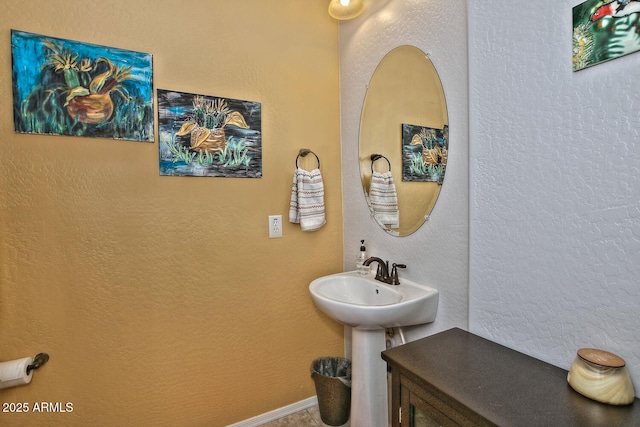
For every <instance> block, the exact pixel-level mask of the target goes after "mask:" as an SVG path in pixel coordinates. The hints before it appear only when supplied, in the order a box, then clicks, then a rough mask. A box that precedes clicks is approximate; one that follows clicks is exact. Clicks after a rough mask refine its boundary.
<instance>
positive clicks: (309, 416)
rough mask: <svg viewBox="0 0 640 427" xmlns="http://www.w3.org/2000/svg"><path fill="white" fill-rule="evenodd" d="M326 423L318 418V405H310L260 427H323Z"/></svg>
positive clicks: (345, 426) (347, 425) (346, 426)
mask: <svg viewBox="0 0 640 427" xmlns="http://www.w3.org/2000/svg"><path fill="white" fill-rule="evenodd" d="M349 425H350V423H349V422H348V421H347V423H346V424H345V425H344V426H341V427H349ZM325 426H326V424H325V423H323V422H322V420H321V419H320V411H319V410H318V406H317V405H316V406H312V407H311V408H307V409H304V410H302V411H299V412H296V413H295V414H291V415H287V416H286V417H284V418H280V419H279V420H275V421H269V422H268V423H266V424H262V425H261V426H260V427H325Z"/></svg>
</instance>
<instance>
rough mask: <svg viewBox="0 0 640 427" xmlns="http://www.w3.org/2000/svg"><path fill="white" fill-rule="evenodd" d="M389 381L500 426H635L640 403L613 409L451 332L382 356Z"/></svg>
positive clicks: (558, 372) (525, 362)
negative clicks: (402, 381) (400, 380)
mask: <svg viewBox="0 0 640 427" xmlns="http://www.w3.org/2000/svg"><path fill="white" fill-rule="evenodd" d="M382 358H383V359H384V360H385V361H386V362H387V363H389V364H390V365H391V367H392V369H393V373H394V375H395V374H396V373H397V372H396V370H397V371H399V373H400V374H402V375H404V376H406V377H408V378H409V379H410V380H411V381H414V382H416V383H417V384H418V385H420V386H426V387H429V388H435V389H437V390H439V391H441V392H442V393H444V394H443V395H441V396H440V397H441V398H443V400H444V399H446V400H447V403H448V404H451V405H452V406H454V407H455V406H457V407H466V408H468V409H470V410H471V411H473V412H475V413H476V414H478V415H480V416H481V417H483V418H485V419H486V420H488V421H490V422H492V423H494V424H497V425H499V426H518V427H522V426H527V427H529V426H544V427H549V426H563V427H570V426H576V427H578V426H579V427H587V426H594V427H595V426H602V427H605V426H606V427H614V426H615V427H623V426H640V400H639V399H637V398H636V400H635V401H634V402H633V403H632V404H631V405H627V406H612V405H606V404H603V403H599V402H596V401H594V400H591V399H588V398H586V397H584V396H582V395H581V394H579V393H577V392H576V391H574V390H573V389H572V388H571V387H570V386H569V384H568V383H567V371H566V370H564V369H561V368H558V367H556V366H553V365H551V364H548V363H546V362H543V361H541V360H538V359H534V358H532V357H530V356H527V355H525V354H523V353H519V352H517V351H515V350H511V349H509V348H507V347H504V346H502V345H500V344H496V343H494V342H492V341H488V340H486V339H484V338H481V337H479V336H477V335H473V334H471V333H469V332H466V331H463V330H462V329H458V328H454V329H450V330H448V331H444V332H441V333H439V334H435V335H432V336H429V337H427V338H423V339H420V340H417V341H414V342H411V343H408V344H405V345H402V346H399V347H395V348H391V349H388V350H386V351H384V352H383V353H382Z"/></svg>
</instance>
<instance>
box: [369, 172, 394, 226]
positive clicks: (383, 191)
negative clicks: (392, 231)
mask: <svg viewBox="0 0 640 427" xmlns="http://www.w3.org/2000/svg"><path fill="white" fill-rule="evenodd" d="M369 203H371V210H372V211H373V216H374V217H375V218H376V219H377V220H378V221H379V222H380V223H381V224H384V225H390V226H391V227H392V228H398V227H400V211H399V210H398V194H397V193H396V185H395V184H394V183H393V176H392V175H391V171H388V172H384V173H381V172H373V174H372V175H371V186H370V187H369Z"/></svg>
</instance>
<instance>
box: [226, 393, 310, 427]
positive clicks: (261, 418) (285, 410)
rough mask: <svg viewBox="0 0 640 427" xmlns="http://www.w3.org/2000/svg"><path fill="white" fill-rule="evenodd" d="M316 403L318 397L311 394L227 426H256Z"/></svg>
mask: <svg viewBox="0 0 640 427" xmlns="http://www.w3.org/2000/svg"><path fill="white" fill-rule="evenodd" d="M317 404H318V397H317V396H312V397H310V398H308V399H304V400H301V401H299V402H296V403H292V404H291V405H287V406H283V407H282V408H278V409H275V410H273V411H270V412H267V413H264V414H261V415H258V416H256V417H253V418H249V419H248V420H244V421H240V422H239V423H235V424H231V425H229V426H227V427H258V426H260V425H262V424H265V423H268V422H270V421H274V420H277V419H280V418H282V417H286V416H287V415H291V414H295V413H296V412H298V411H302V410H304V409H307V408H311V407H312V406H315V405H317Z"/></svg>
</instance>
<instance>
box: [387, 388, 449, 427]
mask: <svg viewBox="0 0 640 427" xmlns="http://www.w3.org/2000/svg"><path fill="white" fill-rule="evenodd" d="M400 405H401V407H402V419H401V421H400V422H401V423H402V425H403V426H411V427H459V426H460V425H459V424H457V423H456V422H455V421H453V420H452V419H451V418H449V417H447V416H446V415H445V414H443V413H442V412H440V411H439V410H437V409H436V408H435V407H433V406H432V405H430V404H429V403H427V402H426V401H425V400H424V399H423V398H422V396H421V392H420V390H418V389H415V388H414V387H411V385H405V384H404V383H403V384H402V385H401V386H400Z"/></svg>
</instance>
